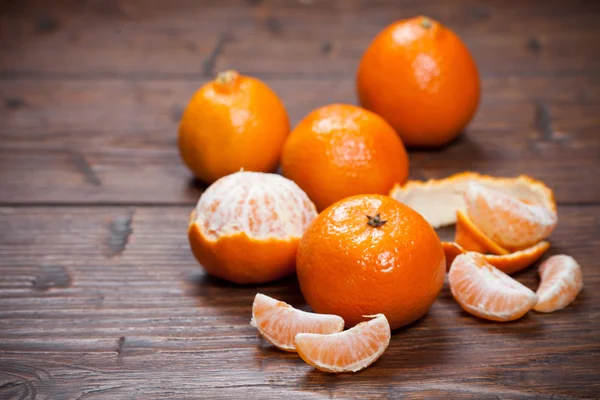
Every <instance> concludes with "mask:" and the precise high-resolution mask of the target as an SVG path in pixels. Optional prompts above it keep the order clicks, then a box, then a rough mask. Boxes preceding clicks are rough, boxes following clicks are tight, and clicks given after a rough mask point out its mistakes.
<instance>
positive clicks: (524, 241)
mask: <svg viewBox="0 0 600 400" xmlns="http://www.w3.org/2000/svg"><path fill="white" fill-rule="evenodd" d="M390 196H391V197H393V198H394V199H396V200H398V201H400V202H402V203H405V204H406V205H408V206H410V207H413V208H414V209H415V210H416V211H417V212H419V213H421V215H423V217H425V219H426V220H427V221H428V222H429V223H430V224H431V225H432V226H433V227H435V228H438V227H441V226H445V225H451V224H454V223H456V235H455V239H454V240H455V243H453V242H446V243H443V246H444V250H445V251H446V261H447V266H448V267H449V266H450V265H451V262H452V260H453V259H454V257H456V256H457V255H458V254H462V253H464V252H466V251H473V252H478V253H482V254H485V259H486V261H487V262H489V263H491V264H492V265H494V266H496V267H497V268H499V269H501V270H502V271H504V272H506V273H513V272H517V271H519V270H521V269H523V268H525V267H527V266H529V265H531V264H532V263H533V262H535V261H536V260H537V259H538V258H539V257H541V255H542V254H543V253H544V252H545V251H546V250H547V249H548V248H549V246H550V244H549V243H548V242H546V241H543V239H544V238H546V237H548V236H549V235H550V233H552V231H553V230H554V228H555V227H556V224H557V222H558V219H557V214H556V203H555V201H554V194H553V193H552V190H550V189H549V188H548V187H547V186H546V185H544V184H543V183H542V182H539V181H536V180H534V179H531V178H530V177H528V176H525V175H521V176H519V177H517V178H495V177H491V176H487V175H480V174H478V173H474V172H463V173H460V174H456V175H453V176H450V177H448V178H446V179H441V180H436V179H431V180H429V181H427V182H421V181H410V182H408V183H406V184H405V185H404V186H396V187H394V188H393V189H392V191H391V192H390Z"/></svg>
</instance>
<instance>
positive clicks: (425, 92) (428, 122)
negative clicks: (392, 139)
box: [356, 16, 480, 147]
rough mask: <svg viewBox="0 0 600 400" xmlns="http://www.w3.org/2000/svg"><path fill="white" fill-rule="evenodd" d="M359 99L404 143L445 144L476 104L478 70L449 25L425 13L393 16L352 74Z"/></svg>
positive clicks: (456, 131) (419, 145) (468, 117)
mask: <svg viewBox="0 0 600 400" xmlns="http://www.w3.org/2000/svg"><path fill="white" fill-rule="evenodd" d="M356 84H357V91H358V98H359V101H360V104H361V105H362V106H363V107H365V108H366V109H368V110H371V111H373V112H375V113H377V114H379V115H381V116H382V117H383V118H385V119H386V120H387V121H388V122H389V123H390V124H391V125H392V126H393V127H394V129H395V130H396V131H397V132H398V134H399V135H400V137H401V138H402V140H403V141H404V143H405V144H406V145H407V146H409V147H410V146H416V147H437V146H442V145H444V144H447V143H449V142H450V141H452V140H453V139H454V138H456V137H457V136H458V135H459V134H460V132H461V131H462V130H463V129H464V128H465V127H466V126H467V124H468V123H469V121H470V120H471V118H472V117H473V115H474V114H475V111H476V110H477V105H478V103H479V91H480V82H479V73H478V71H477V66H476V65H475V61H474V60H473V58H472V56H471V54H470V53H469V50H468V49H467V47H466V46H465V44H464V43H463V42H462V41H461V39H460V38H459V37H458V36H457V35H456V34H455V33H454V32H452V31H451V30H450V29H448V28H447V27H445V26H443V25H442V24H440V23H439V22H436V21H434V20H432V19H431V18H428V17H423V16H421V17H416V18H412V19H407V20H402V21H397V22H395V23H393V24H391V25H389V26H388V27H386V28H385V29H383V31H381V32H380V33H379V34H378V35H377V36H376V37H375V39H374V40H373V42H372V43H371V44H370V45H369V47H368V48H367V50H366V51H365V53H364V54H363V56H362V59H361V61H360V65H359V68H358V73H357V82H356Z"/></svg>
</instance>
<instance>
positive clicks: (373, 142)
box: [281, 104, 408, 210]
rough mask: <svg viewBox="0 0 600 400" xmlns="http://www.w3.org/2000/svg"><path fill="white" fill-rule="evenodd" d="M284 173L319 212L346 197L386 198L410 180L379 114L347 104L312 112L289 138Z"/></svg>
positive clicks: (401, 148)
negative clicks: (386, 195) (367, 194)
mask: <svg viewBox="0 0 600 400" xmlns="http://www.w3.org/2000/svg"><path fill="white" fill-rule="evenodd" d="M281 168H282V171H283V175H284V176H285V177H287V178H289V179H291V180H293V181H294V182H296V183H297V184H298V186H300V187H301V188H302V189H303V190H304V191H305V192H306V194H308V197H310V199H311V200H312V201H313V202H314V203H315V205H316V206H317V209H318V210H323V209H325V208H326V207H328V206H329V205H331V204H333V203H334V202H336V201H338V200H341V199H343V198H345V197H348V196H352V195H356V194H363V193H365V194H366V193H377V194H387V193H388V192H389V191H390V189H391V188H392V187H393V186H394V184H396V183H400V184H401V183H404V182H405V181H406V178H407V177H408V156H407V154H406V150H405V149H404V145H403V144H402V141H401V140H400V139H399V138H398V135H397V134H396V133H395V132H394V129H393V128H392V127H391V126H390V125H389V124H388V123H387V122H385V120H383V118H381V117H380V116H378V115H376V114H374V113H372V112H370V111H367V110H365V109H363V108H360V107H357V106H353V105H349V104H331V105H328V106H324V107H321V108H319V109H317V110H314V111H313V112H311V113H310V114H309V115H308V116H307V117H305V118H304V119H303V120H302V121H301V122H300V123H299V124H298V126H296V128H295V129H294V130H293V131H292V133H291V134H290V135H289V136H288V138H287V140H286V142H285V145H284V148H283V153H282V156H281Z"/></svg>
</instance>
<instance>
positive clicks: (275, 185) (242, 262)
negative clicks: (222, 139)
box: [188, 171, 317, 284]
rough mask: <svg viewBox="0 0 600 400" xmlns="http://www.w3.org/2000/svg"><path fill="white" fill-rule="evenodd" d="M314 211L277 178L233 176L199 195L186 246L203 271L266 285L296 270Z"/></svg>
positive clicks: (305, 199) (302, 195)
mask: <svg viewBox="0 0 600 400" xmlns="http://www.w3.org/2000/svg"><path fill="white" fill-rule="evenodd" d="M316 215H317V212H316V210H315V206H314V204H313V203H312V202H311V201H310V199H309V198H308V196H307V195H306V193H304V192H303V191H302V189H300V188H299V187H298V186H297V185H296V184H295V183H294V182H292V181H290V180H289V179H286V178H284V177H283V176H281V175H276V174H266V173H261V172H243V171H241V172H237V173H235V174H231V175H228V176H226V177H224V178H221V179H219V180H218V181H216V182H215V183H213V184H212V185H211V186H209V188H208V189H206V191H205V192H204V193H203V194H202V196H201V197H200V200H199V201H198V204H197V205H196V208H195V210H194V211H193V212H192V214H191V216H190V222H189V226H188V238H189V241H190V247H191V249H192V252H193V253H194V256H195V257H196V259H197V260H198V262H199V263H200V264H201V265H202V266H203V267H204V269H205V270H206V271H207V272H208V273H210V274H212V275H214V276H217V277H219V278H222V279H226V280H229V281H232V282H235V283H241V284H244V283H264V282H269V281H272V280H275V279H279V278H282V277H284V276H286V275H290V274H292V273H293V272H294V270H295V261H296V260H295V259H296V251H297V249H298V243H299V241H300V237H301V236H302V234H303V233H304V230H305V229H306V227H307V226H308V224H309V223H310V222H311V221H312V220H313V219H314V218H315V216H316Z"/></svg>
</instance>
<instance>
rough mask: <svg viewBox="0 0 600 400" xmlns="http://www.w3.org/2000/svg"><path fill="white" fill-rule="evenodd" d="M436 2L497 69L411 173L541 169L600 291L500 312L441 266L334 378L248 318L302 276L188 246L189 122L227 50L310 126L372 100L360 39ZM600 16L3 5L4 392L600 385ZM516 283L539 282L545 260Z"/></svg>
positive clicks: (447, 232)
mask: <svg viewBox="0 0 600 400" xmlns="http://www.w3.org/2000/svg"><path fill="white" fill-rule="evenodd" d="M418 14H425V15H429V16H431V17H433V18H436V19H439V20H440V21H442V22H443V23H445V24H446V25H447V26H449V27H450V28H452V29H453V30H455V31H456V32H457V33H458V34H459V35H460V36H461V37H462V38H463V39H464V41H465V42H466V43H467V45H468V47H469V48H470V49H471V51H472V53H473V55H474V57H475V59H476V61H477V64H478V66H479V69H480V74H481V76H482V84H483V87H482V101H481V105H480V108H479V111H478V113H477V115H476V117H475V119H474V120H473V121H472V123H471V124H470V126H469V127H468V129H467V131H466V132H465V133H464V134H463V136H462V137H461V138H460V139H459V140H457V141H456V142H454V143H452V144H451V145H449V146H447V147H445V148H443V149H440V150H436V151H417V150H412V151H411V152H410V160H411V172H410V174H411V177H412V178H419V179H425V178H434V177H438V178H439V177H444V176H447V175H450V174H452V173H455V172H459V171H463V170H467V169H469V170H476V171H480V172H484V173H489V174H493V175H502V176H514V175H517V174H521V173H526V174H530V175H532V176H534V177H535V178H538V179H542V180H543V181H544V182H546V183H547V184H548V185H549V186H550V187H552V188H553V189H554V190H555V195H556V198H557V200H558V203H559V220H560V222H559V226H558V229H557V230H556V232H555V233H553V235H552V237H551V242H552V247H551V249H550V251H549V253H548V254H547V255H545V257H548V256H549V255H552V254H563V253H564V254H569V255H572V256H573V257H575V258H576V259H577V260H578V261H579V263H580V264H581V265H582V267H583V270H584V281H585V289H584V291H583V292H582V293H581V294H580V296H579V297H578V298H577V300H576V301H575V302H574V303H573V304H572V305H571V306H569V307H568V308H567V309H565V310H563V311H560V312H557V313H554V314H538V313H535V312H532V313H530V314H528V315H527V316H526V317H525V318H523V319H522V320H520V321H517V322H514V323H508V324H499V323H491V322H485V321H481V320H478V319H476V318H474V317H471V316H469V315H468V314H466V313H464V312H463V311H461V309H460V308H459V307H458V305H457V304H456V303H455V302H454V300H453V299H452V297H451V295H450V293H449V290H448V288H447V285H445V287H444V289H443V290H442V293H441V295H440V297H439V299H438V300H437V301H436V303H435V304H434V306H433V307H432V309H431V311H430V312H429V314H428V315H427V316H426V317H425V318H423V319H422V320H420V321H418V322H417V323H415V324H413V325H412V326H410V327H407V328H404V329H400V330H398V331H396V332H394V333H393V336H392V341H391V344H390V347H389V349H388V350H387V352H386V353H385V354H384V355H383V356H382V357H381V359H380V360H378V361H377V363H376V364H375V365H373V366H372V367H370V368H368V369H366V370H364V371H362V372H360V373H358V374H353V375H339V376H333V375H327V374H324V373H320V372H318V371H315V370H314V369H312V368H311V367H309V366H308V365H306V364H305V363H304V362H303V361H302V360H301V359H300V358H298V357H297V356H296V355H294V354H289V353H283V352H280V351H278V350H276V349H274V348H273V347H272V346H270V345H269V344H268V343H266V342H265V341H264V340H262V339H261V338H260V337H259V336H258V335H257V332H256V330H255V329H254V328H252V327H251V326H250V325H249V319H250V313H251V303H252V300H253V297H254V295H255V294H256V293H257V292H262V293H265V294H267V295H270V296H273V297H275V298H278V299H281V300H284V301H287V302H289V303H291V304H293V305H295V306H297V307H300V308H302V309H306V310H307V309H309V308H308V307H307V305H306V304H305V302H304V301H303V299H302V295H301V293H300V291H299V288H298V285H297V282H296V279H295V278H294V277H290V278H288V279H284V280H282V281H278V282H274V283H272V284H269V285H260V286H236V285H231V284H229V283H226V282H224V281H222V280H218V279H215V278H212V277H210V276H207V275H206V274H205V273H204V272H203V270H202V268H201V267H200V266H199V265H198V264H197V263H196V261H195V260H194V258H193V256H192V255H191V253H190V250H189V247H188V243H187V237H186V234H185V232H186V227H187V221H188V213H189V212H190V211H191V209H192V207H193V204H195V202H196V201H197V199H198V197H199V196H200V194H201V192H202V190H203V188H204V186H203V184H202V183H199V182H196V181H194V180H193V179H192V178H191V175H190V173H189V172H188V171H187V170H186V168H185V167H184V166H183V165H182V163H181V161H180V159H179V155H178V152H177V148H176V132H177V126H178V122H179V119H180V118H181V114H182V112H183V109H184V107H185V105H186V103H187V100H188V99H189V98H190V96H191V95H192V94H193V92H194V91H195V90H196V89H197V88H198V87H199V86H200V85H202V84H203V83H204V82H206V81H207V80H208V79H211V77H212V76H214V74H215V73H216V72H217V71H219V70H221V69H224V68H231V67H233V68H236V69H238V70H239V71H241V72H242V73H247V74H252V75H256V76H258V77H260V78H261V79H263V80H265V82H267V83H268V84H269V85H270V86H271V87H272V88H273V89H274V90H275V91H276V92H277V93H278V94H279V95H280V97H281V98H282V99H283V101H284V103H285V105H286V107H287V110H288V113H289V115H290V120H291V122H292V124H294V125H295V124H296V123H297V122H298V121H300V119H301V118H302V117H303V116H304V115H306V114H307V113H308V112H310V111H311V110H312V109H314V108H316V107H318V106H321V105H325V104H328V103H333V102H344V103H356V99H355V97H356V96H355V92H354V90H355V89H354V74H355V71H356V66H357V63H358V60H359V59H360V56H361V54H362V52H363V51H364V49H365V47H366V46H367V45H368V43H369V42H370V40H371V39H372V38H373V36H374V35H375V34H376V33H377V32H378V31H379V30H381V29H382V28H383V27H384V26H385V25H387V24H388V23H390V22H392V21H394V20H397V19H401V18H407V17H411V16H414V15H418ZM599 15H600V2H595V1H586V0H571V1H568V2H567V1H562V0H551V1H545V2H540V1H535V0H526V1H519V2H507V1H500V0H493V1H486V2H483V1H480V0H460V1H444V0H432V1H427V2H418V1H396V0H377V1H372V0H343V1H342V0H206V1H205V0H203V1H196V0H174V1H163V0H102V1H100V0H52V1H46V0H0V398H2V399H5V398H6V399H38V398H39V399H54V400H58V399H166V398H169V399H184V398H211V399H221V398H222V399H231V398H261V399H281V398H293V399H328V398H389V399H396V398H402V399H405V398H406V399H413V398H415V399H423V398H427V399H432V398H433V399H437V398H451V399H463V398H469V399H499V398H500V399H521V398H525V399H527V398H535V399H550V398H551V399H575V398H587V399H595V398H598V397H599V394H600V379H599V377H600V361H599V360H600V339H599V338H600V336H599V335H598V331H599V330H600V295H598V293H600V264H599V262H598V260H599V259H600V250H598V249H599V248H600V185H598V177H599V176H600V139H599V136H598V130H599V129H600V115H599V114H598V110H599V109H600V108H599V107H600V73H599V71H600V58H598V55H599V54H600V40H598V39H599V38H600V27H599V25H598V16H599ZM452 233H453V229H452V228H445V229H442V230H440V231H439V234H440V236H441V237H442V238H445V239H449V238H451V237H452ZM516 278H517V279H518V280H519V281H521V282H522V283H524V284H525V285H527V286H528V287H530V288H532V289H535V288H536V287H537V284H538V278H537V272H536V266H532V267H531V268H529V269H527V270H525V271H523V272H521V273H519V274H517V275H516Z"/></svg>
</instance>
